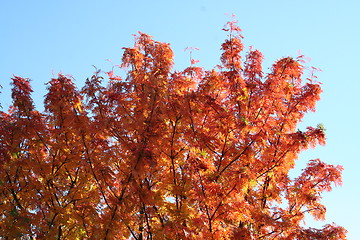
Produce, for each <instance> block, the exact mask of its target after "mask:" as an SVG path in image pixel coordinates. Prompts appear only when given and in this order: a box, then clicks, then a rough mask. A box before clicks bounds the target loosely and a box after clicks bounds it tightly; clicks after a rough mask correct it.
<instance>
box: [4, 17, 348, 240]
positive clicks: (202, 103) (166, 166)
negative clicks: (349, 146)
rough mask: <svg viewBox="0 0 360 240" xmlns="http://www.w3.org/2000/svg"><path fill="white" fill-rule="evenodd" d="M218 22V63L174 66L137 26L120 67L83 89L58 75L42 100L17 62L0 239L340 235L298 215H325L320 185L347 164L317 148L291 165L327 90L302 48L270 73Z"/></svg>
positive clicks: (318, 132) (334, 179) (311, 132)
mask: <svg viewBox="0 0 360 240" xmlns="http://www.w3.org/2000/svg"><path fill="white" fill-rule="evenodd" d="M224 30H225V31H226V32H227V33H228V38H227V39H226V40H225V42H224V43H223V44H222V46H221V49H222V55H221V65H220V66H216V67H215V68H214V69H211V70H205V69H203V68H201V67H198V66H197V64H196V61H195V60H193V61H191V65H190V67H188V68H186V69H185V70H183V71H178V72H174V71H172V66H173V52H172V50H171V49H170V46H169V44H166V43H161V42H157V41H154V40H153V39H152V38H151V37H150V36H149V35H146V34H144V33H139V35H138V36H137V37H136V42H135V45H134V47H132V48H124V54H123V58H122V63H121V66H120V68H121V69H125V71H126V78H122V77H120V76H118V75H116V73H115V72H116V71H110V72H107V73H103V72H101V71H97V72H96V73H95V74H94V75H93V76H92V77H91V78H89V79H87V80H86V83H85V86H84V87H83V88H82V89H81V90H79V89H77V88H76V86H75V85H74V83H73V82H72V80H71V78H70V77H67V76H65V75H59V76H58V77H57V78H54V79H51V81H50V82H49V83H48V93H47V95H46V96H45V101H44V104H45V111H44V112H39V111H37V110H36V109H35V106H34V103H33V101H32V97H31V92H32V89H31V86H30V81H29V80H28V79H25V78H21V77H16V76H15V77H14V78H13V79H12V86H13V90H12V99H13V104H12V106H11V107H10V109H9V110H8V112H1V116H0V239H136V240H143V239H245V240H247V239H346V235H345V234H346V230H345V229H344V228H342V227H340V226H337V225H336V224H327V225H325V226H324V227H323V229H314V228H305V227H304V224H303V220H304V217H305V214H306V213H309V214H311V215H312V216H313V217H314V218H315V219H317V220H324V219H325V212H326V208H325V206H323V205H322V204H321V194H322V192H324V191H331V189H332V187H333V186H334V185H340V184H341V171H342V167H341V166H333V165H328V164H326V163H324V162H322V161H320V160H319V159H314V160H310V161H309V163H308V165H307V168H306V169H304V170H303V172H302V173H301V175H300V176H298V177H297V178H295V179H292V178H290V176H289V170H291V169H292V168H294V166H295V161H296V160H297V158H298V155H299V153H300V152H301V151H304V150H306V149H308V148H311V147H315V146H316V145H318V144H325V133H324V128H323V127H322V126H321V125H319V126H316V127H315V126H314V127H308V128H307V129H306V130H303V131H301V130H298V123H299V122H300V121H301V119H302V118H303V116H304V114H306V113H307V112H309V111H315V104H316V102H317V101H318V100H319V99H320V93H321V87H320V83H319V82H317V80H316V76H315V72H314V71H313V69H308V70H306V69H305V67H304V57H303V56H298V57H297V58H291V57H286V58H282V59H280V60H278V61H277V62H275V63H274V64H273V66H272V68H271V71H270V72H269V73H264V72H263V71H262V60H263V56H262V53H261V52H260V51H258V50H253V49H250V50H249V51H248V52H247V53H246V54H245V55H246V56H245V57H244V58H243V57H242V52H243V48H244V47H243V44H242V41H241V40H242V36H241V35H240V29H239V27H238V26H237V25H236V23H235V22H229V23H228V24H227V25H226V27H225V28H224ZM105 77H106V78H108V79H109V80H106V81H105V80H104V78H105Z"/></svg>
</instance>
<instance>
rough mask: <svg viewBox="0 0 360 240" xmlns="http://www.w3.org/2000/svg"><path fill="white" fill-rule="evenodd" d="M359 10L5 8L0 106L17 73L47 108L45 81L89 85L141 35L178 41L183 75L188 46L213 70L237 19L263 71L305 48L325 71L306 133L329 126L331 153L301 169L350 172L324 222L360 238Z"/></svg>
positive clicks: (205, 4)
mask: <svg viewBox="0 0 360 240" xmlns="http://www.w3.org/2000/svg"><path fill="white" fill-rule="evenodd" d="M359 10H360V2H359V1H357V0H342V1H334V0H327V1H325V0H317V1H311V0H302V1H300V0H298V1H296V0H293V1H288V0H287V1H285V0H284V1H282V0H272V1H268V0H254V1H249V0H247V1H244V0H234V1H231V0H222V1H215V0H214V1H211V0H208V1H206V0H181V1H180V0H179V1H174V0H173V1H169V0H167V1H155V0H154V1H144V0H137V1H125V0H117V1H115V0H112V1H111V0H103V1H92V0H86V1H85V0H77V1H68V0H62V1H45V0H33V1H25V0H24V1H16V0H13V1H6V0H1V1H0V84H1V85H2V86H3V89H2V92H3V93H2V94H1V95H0V98H1V103H2V105H3V107H4V108H5V109H7V107H8V106H9V104H10V102H11V100H10V99H9V96H10V85H9V83H10V78H11V76H12V75H13V74H15V75H19V76H22V77H29V78H31V79H32V80H33V82H32V84H33V88H34V94H33V97H34V99H35V102H36V104H37V108H38V109H40V110H41V109H42V108H43V107H42V101H43V98H42V97H43V95H44V94H45V93H46V90H45V89H46V86H45V85H44V83H46V82H48V81H49V80H50V78H51V77H53V76H56V75H57V73H59V72H62V73H64V74H71V75H72V76H73V77H74V78H75V79H76V81H75V82H76V84H77V85H78V86H79V87H82V85H83V83H84V80H85V79H86V77H90V76H91V75H92V73H93V72H94V68H93V66H92V65H95V66H96V67H97V68H100V69H102V70H104V71H108V70H110V69H111V67H112V64H118V63H120V59H121V54H122V49H121V48H122V47H129V46H132V44H133V36H132V34H135V33H137V31H142V32H145V33H148V34H150V35H152V36H153V37H154V39H155V40H158V41H163V42H168V43H170V44H171V47H172V49H173V50H174V53H175V64H176V65H175V69H179V70H180V69H182V68H184V67H186V66H187V65H188V64H189V53H186V52H184V51H183V50H184V49H185V48H186V47H197V48H199V49H200V51H197V52H196V53H194V58H196V59H199V60H200V65H201V66H204V67H205V68H207V69H209V68H211V67H213V66H215V65H217V64H219V63H220V61H219V55H220V50H219V48H220V44H221V43H222V41H223V40H224V39H225V38H226V33H225V32H223V31H221V29H222V27H223V25H224V24H225V23H226V22H227V21H228V20H229V17H228V16H226V15H225V14H226V13H229V14H232V13H234V14H235V15H236V16H237V20H238V22H239V26H240V27H241V28H242V29H243V36H244V37H245V38H244V43H245V45H246V46H247V47H249V46H250V45H251V46H253V47H254V48H257V49H259V50H260V51H262V52H263V54H264V56H265V63H264V64H265V65H264V70H265V71H266V70H267V69H268V68H269V67H270V65H271V63H272V62H273V61H275V60H277V59H279V58H281V57H283V56H294V57H296V56H297V54H298V50H300V51H301V53H303V54H305V55H306V56H307V57H309V58H311V59H312V60H311V62H310V63H309V66H315V67H319V68H321V69H322V70H323V71H322V72H320V73H318V76H319V81H321V82H323V85H322V86H323V90H324V93H323V94H322V99H321V101H320V102H319V104H318V105H317V112H316V113H313V114H309V115H307V117H306V118H305V121H304V123H303V124H302V126H307V125H313V126H314V125H315V126H316V124H318V123H323V124H324V125H325V128H326V129H327V145H326V146H325V147H318V148H316V149H315V150H310V151H307V152H305V153H304V154H302V155H301V159H300V161H299V164H298V168H299V169H301V168H303V167H304V166H305V164H306V160H309V159H313V158H321V159H322V160H323V161H325V162H327V163H331V164H341V165H343V166H344V168H345V171H344V175H343V180H344V183H343V186H342V187H340V188H335V189H334V190H333V191H332V192H330V193H327V194H324V199H323V202H324V203H325V204H326V206H327V207H328V214H327V220H326V222H327V223H331V222H336V223H337V224H339V225H342V226H344V227H345V228H347V229H348V231H349V234H348V239H350V240H356V239H360V237H359V236H358V235H360V233H359V230H358V226H360V220H359V216H360V208H359V206H358V202H359V199H360V191H359V189H360V188H359V184H360V172H359V170H360V156H359V154H358V150H359V149H360V140H359V136H360V130H359V129H360V128H359V126H358V124H357V122H358V121H359V120H358V119H359V117H360V113H359V111H360V107H359V103H360V100H359V93H358V92H359V89H360V79H359V76H358V75H357V74H356V72H357V71H358V68H359V59H358V58H359V56H360V47H359V44H360V14H359ZM106 59H110V60H111V61H112V63H110V62H109V61H106ZM310 223H311V225H312V226H321V225H323V224H324V223H322V222H320V223H314V222H312V221H309V224H310Z"/></svg>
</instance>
